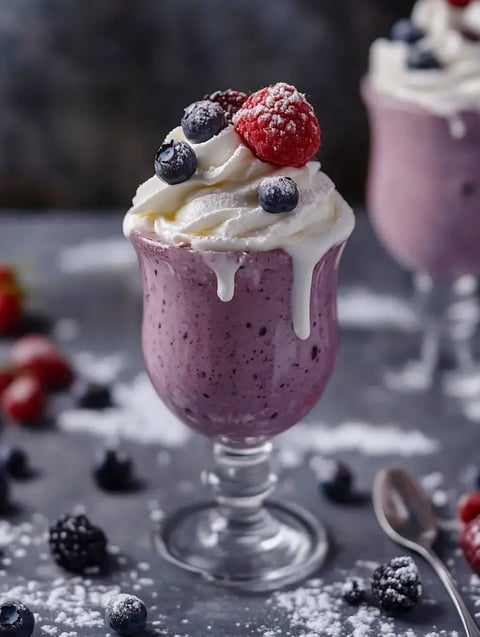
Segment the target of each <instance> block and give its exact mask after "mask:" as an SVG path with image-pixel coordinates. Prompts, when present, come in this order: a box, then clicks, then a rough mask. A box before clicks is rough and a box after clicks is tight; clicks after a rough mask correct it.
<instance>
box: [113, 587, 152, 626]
mask: <svg viewBox="0 0 480 637" xmlns="http://www.w3.org/2000/svg"><path fill="white" fill-rule="evenodd" d="M105 622H106V624H107V626H109V627H110V628H111V629H112V630H114V631H115V632H116V633H118V634H119V635H127V636H128V635H136V634H138V633H140V632H141V631H143V630H144V628H145V626H146V624H147V608H146V606H145V604H144V602H143V601H142V600H141V599H139V598H138V597H136V596H135V595H125V594H124V593H121V594H120V595H115V597H112V599H111V600H110V601H109V602H108V604H107V608H106V609H105Z"/></svg>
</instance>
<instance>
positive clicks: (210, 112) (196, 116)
mask: <svg viewBox="0 0 480 637" xmlns="http://www.w3.org/2000/svg"><path fill="white" fill-rule="evenodd" d="M226 125H227V118H226V116H225V111H224V110H223V108H222V107H221V106H220V104H217V103H216V102H210V101H209V100H203V101H201V102H194V103H193V104H190V106H187V108H186V109H185V114H184V116H183V118H182V129H183V132H184V133H185V137H186V138H187V139H188V140H189V141H191V142H194V143H195V144H199V143H201V142H206V141H207V140H208V139H211V138H212V137H214V136H215V135H218V133H219V132H220V131H221V130H223V129H224V128H225V127H226Z"/></svg>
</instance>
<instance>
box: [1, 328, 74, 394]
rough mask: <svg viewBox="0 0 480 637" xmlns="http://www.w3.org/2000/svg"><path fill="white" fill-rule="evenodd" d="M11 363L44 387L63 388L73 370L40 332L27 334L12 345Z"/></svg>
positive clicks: (71, 377) (69, 381)
mask: <svg viewBox="0 0 480 637" xmlns="http://www.w3.org/2000/svg"><path fill="white" fill-rule="evenodd" d="M11 359H12V363H13V365H14V366H15V368H16V369H18V370H19V371H20V372H21V373H23V374H28V375H30V376H33V377H34V378H36V379H37V380H38V381H39V382H40V383H41V384H42V385H43V386H44V387H46V388H54V389H63V388H65V387H68V386H69V385H70V384H71V382H72V380H73V372H72V369H71V367H70V365H69V364H68V362H67V361H66V360H65V358H64V357H63V356H62V354H61V353H60V352H59V351H58V349H57V348H56V346H55V345H54V344H53V343H52V342H51V341H50V340H49V339H48V338H46V337H45V336H42V335H41V334H28V335H27V336H24V337H22V338H21V339H19V340H18V341H17V342H16V343H15V344H14V345H13V347H12V352H11Z"/></svg>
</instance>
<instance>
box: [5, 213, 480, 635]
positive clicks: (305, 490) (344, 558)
mask: <svg viewBox="0 0 480 637" xmlns="http://www.w3.org/2000/svg"><path fill="white" fill-rule="evenodd" d="M15 217H16V215H15V214H10V215H5V216H3V217H0V229H1V232H0V257H1V260H8V259H13V260H15V261H17V262H18V263H19V264H20V266H21V268H22V270H23V272H24V275H25V278H26V279H27V281H28V282H29V283H30V284H31V287H32V298H31V301H32V304H33V305H34V306H36V307H38V308H39V309H42V308H43V309H44V310H46V311H48V313H49V315H50V316H52V317H53V318H61V317H65V316H67V317H74V318H75V319H76V320H77V321H79V324H80V326H81V332H80V336H79V339H78V340H77V341H73V342H72V343H71V344H70V345H68V347H67V349H70V351H71V352H75V351H78V350H89V351H96V352H98V353H101V352H105V353H108V352H112V351H122V352H126V353H127V354H128V356H129V367H128V370H127V375H132V374H134V373H135V372H136V371H138V370H140V369H141V366H142V363H141V358H140V350H139V325H140V298H139V295H138V290H137V291H135V290H136V289H137V288H136V287H135V285H133V286H132V281H131V280H130V279H128V278H127V277H126V276H125V275H123V274H121V273H119V272H116V273H112V272H110V273H108V272H102V271H99V272H94V273H84V274H78V275H76V276H69V277H66V276H65V275H64V274H62V273H61V272H60V271H59V269H58V266H57V261H58V260H57V257H58V250H59V248H60V247H64V246H66V245H74V244H77V243H79V242H81V241H83V240H85V239H95V240H98V239H101V238H102V237H103V238H105V237H111V236H114V235H118V233H119V227H120V221H121V213H118V214H117V215H114V216H106V215H105V214H104V213H101V212H99V213H97V214H95V215H93V216H90V217H85V216H84V217H78V216H76V217H72V218H71V219H68V218H65V217H63V216H61V215H57V216H52V215H49V216H45V217H44V218H29V217H25V216H22V219H21V220H18V219H16V218H15ZM134 278H135V275H134ZM367 283H368V286H370V287H372V288H373V289H376V290H378V291H383V292H385V291H387V292H391V293H395V294H398V295H399V296H401V297H402V296H403V297H405V296H406V295H407V294H408V285H407V284H408V278H407V277H406V275H405V274H403V273H401V272H400V271H399V270H398V268H397V267H396V266H395V265H394V264H393V263H392V262H391V261H389V260H388V258H387V257H386V256H385V254H384V253H383V252H382V251H381V249H380V248H379V247H378V245H377V244H376V242H375V241H374V239H373V238H372V236H371V232H370V230H369V228H368V226H367V224H366V223H364V222H363V220H362V223H360V224H359V226H358V228H357V231H356V233H355V235H354V238H353V239H352V241H351V243H350V245H349V248H348V250H347V251H346V252H345V256H344V261H343V263H342V268H341V285H342V287H344V286H346V285H348V286H350V285H354V284H362V285H364V284H367ZM414 342H415V336H414V335H412V334H411V335H409V334H407V333H394V332H390V331H385V330H378V329H377V330H372V331H363V330H362V331H354V330H346V329H345V330H343V333H342V346H341V350H340V354H339V358H338V364H337V368H336V372H335V375H334V377H333V379H332V381H331V384H330V386H329V388H328V390H327V392H326V394H325V396H324V398H323V399H322V400H321V401H320V403H319V405H318V406H317V407H316V408H315V410H314V412H313V413H312V414H311V415H309V416H308V417H307V418H306V421H305V422H306V423H307V424H310V425H311V426H312V431H313V427H314V423H315V422H316V421H318V419H319V418H321V419H322V420H323V421H326V422H327V423H329V424H331V425H332V426H334V425H335V423H338V422H341V421H344V420H345V419H352V420H361V421H365V422H369V423H372V424H373V425H378V426H379V427H381V426H382V425H384V424H385V423H389V422H396V423H400V424H401V425H402V427H404V429H405V431H406V432H407V431H409V430H416V429H421V430H423V431H424V432H425V433H426V434H427V435H429V436H430V437H432V438H433V439H436V440H439V441H440V442H441V449H440V451H439V452H438V453H435V454H433V455H427V456H412V457H407V458H398V457H395V456H383V457H373V456H368V455H362V454H360V453H355V452H347V453H344V454H342V458H343V459H345V460H346V461H348V462H350V463H351V465H352V467H353V468H354V470H355V471H356V473H357V476H358V483H359V487H360V488H361V489H363V490H368V489H369V487H370V485H371V481H372V478H373V476H374V474H375V472H376V470H377V469H379V468H380V467H381V466H384V465H386V464H391V463H392V462H401V463H402V464H405V465H406V466H407V467H409V468H410V469H411V470H412V471H413V472H414V473H415V474H416V475H417V476H424V475H426V474H430V473H431V472H436V471H441V473H442V474H443V475H444V476H445V488H446V489H450V488H451V489H452V490H453V491H454V492H462V491H463V490H465V481H464V470H465V467H466V466H467V464H469V463H475V462H476V461H478V450H477V449H478V446H477V441H478V434H477V431H478V430H477V428H476V426H475V425H473V424H469V423H467V422H466V421H465V420H464V419H463V418H462V416H461V415H460V412H459V409H458V405H455V404H453V403H451V402H449V401H448V400H447V399H445V398H443V397H442V396H441V395H440V393H439V392H438V390H437V389H434V390H433V391H432V393H430V394H426V395H419V396H415V395H412V396H408V397H405V396H403V395H397V394H393V393H391V392H389V391H387V390H386V389H383V388H382V387H381V372H382V368H383V366H384V364H385V362H386V361H387V360H393V359H395V358H396V357H400V356H402V355H404V353H405V351H406V350H407V349H408V348H409V347H413V346H414ZM4 437H5V438H7V439H9V440H15V441H20V442H21V443H22V444H24V445H25V447H27V448H28V449H29V450H30V453H31V454H32V457H33V459H34V463H35V465H36V466H38V467H39V468H40V469H41V470H42V473H41V475H40V477H39V478H38V479H37V480H35V481H33V482H31V483H25V484H21V485H16V486H15V491H14V494H15V500H16V501H17V503H18V505H19V512H18V514H17V516H16V517H14V518H12V519H11V522H14V523H17V522H19V521H21V520H23V519H27V520H28V519H30V518H31V515H32V513H33V512H35V511H42V512H43V513H45V514H46V515H47V516H48V517H50V518H52V517H55V516H56V515H58V514H59V513H61V512H63V511H64V510H66V509H70V508H71V507H72V506H73V505H74V504H76V503H83V504H85V505H86V506H87V508H88V512H89V514H90V515H91V517H92V518H93V519H95V521H97V522H98V523H99V524H101V525H102V526H103V527H104V528H105V530H106V532H107V534H108V535H109V537H110V539H111V541H112V542H113V543H115V544H116V545H118V546H119V547H120V548H121V550H122V552H124V553H125V554H126V556H127V558H128V563H129V564H130V565H134V564H136V563H137V562H140V561H146V562H151V563H152V570H151V571H150V573H149V577H152V578H154V579H155V586H154V587H153V588H147V589H145V590H143V591H142V592H141V596H142V597H143V598H144V599H145V601H146V602H147V603H148V604H151V603H153V599H152V592H153V591H155V593H156V595H157V596H158V597H157V598H156V600H155V603H156V604H157V605H158V614H164V615H166V616H167V618H166V620H164V625H165V627H166V634H167V635H169V636H170V635H172V636H173V635H177V634H178V635H181V636H182V637H183V636H186V635H189V637H200V636H203V635H206V634H208V635H211V636H212V637H224V636H225V635H228V636H229V637H246V636H247V635H257V636H258V635H260V636H262V637H263V635H265V634H268V630H277V629H278V631H279V632H277V633H275V635H281V636H288V635H292V636H301V635H306V631H305V630H304V629H302V628H301V626H300V627H294V626H293V627H292V621H291V617H289V614H288V613H285V612H284V611H282V610H279V609H277V608H276V605H275V603H272V602H271V600H270V601H269V603H268V604H265V598H264V597H261V596H257V597H246V596H242V597H239V596H237V595H234V594H231V593H227V592H224V591H222V590H219V589H216V588H212V587H210V586H209V585H207V584H205V583H203V582H202V581H200V580H197V579H193V578H190V577H189V576H187V575H184V574H182V573H180V572H178V571H176V570H175V569H174V568H173V567H170V566H168V565H166V564H164V563H162V562H160V561H159V560H157V559H156V558H155V556H154V555H153V554H152V551H151V549H150V543H149V533H150V528H151V525H150V521H149V519H148V501H149V500H151V499H155V500H157V501H158V502H159V506H160V507H161V508H162V509H164V510H171V509H174V508H177V507H178V506H179V504H180V503H181V502H185V501H191V500H192V499H195V498H199V497H201V496H202V490H201V487H200V486H199V483H198V474H199V471H200V469H201V467H203V466H204V465H205V463H206V462H207V461H208V444H207V442H206V441H203V440H201V439H200V438H197V437H192V438H190V440H189V442H188V443H187V444H186V445H185V446H184V447H182V448H181V449H179V450H177V451H171V452H169V453H171V455H172V458H171V459H172V462H171V464H170V465H169V466H168V467H165V466H163V467H162V466H159V465H158V463H157V460H156V459H157V455H158V451H159V449H158V447H157V446H156V445H150V446H148V447H145V446H141V445H137V444H128V447H129V449H130V450H131V452H132V454H133V455H134V457H135V458H136V460H137V462H138V466H139V471H140V473H141V474H142V476H143V477H145V479H146V481H147V488H146V490H145V491H143V492H141V493H139V494H131V495H127V496H123V497H120V496H116V497H114V496H107V495H105V494H101V493H99V492H98V491H97V490H96V488H95V487H94V485H93V484H92V482H91V480H90V476H89V467H90V465H91V458H92V454H93V452H94V450H95V448H96V447H97V446H98V445H99V441H100V439H99V438H93V437H89V436H86V435H73V434H71V435H66V434H61V433H59V432H57V431H55V430H49V431H45V432H37V433H33V432H29V431H24V430H21V429H17V428H11V429H8V430H7V431H6V432H5V434H4ZM281 478H282V481H281V487H280V490H279V491H280V495H281V494H285V493H288V497H293V499H294V500H296V501H297V502H299V503H301V504H303V505H305V506H306V507H308V508H309V509H310V510H311V511H313V512H314V513H315V514H317V515H318V516H320V517H321V518H322V520H323V521H324V522H325V523H326V525H327V526H328V529H329V532H330V536H331V539H332V549H331V552H330V556H329V559H328V562H327V564H326V567H325V568H324V570H323V572H322V573H321V577H322V578H324V580H325V581H326V582H332V581H340V580H341V579H342V577H343V576H342V571H343V570H344V569H345V570H346V571H347V572H358V565H356V562H357V561H358V560H372V561H382V560H386V559H389V558H390V557H393V556H394V555H397V554H399V552H400V551H401V550H400V549H397V548H396V547H394V546H393V545H392V543H391V542H390V541H389V540H388V539H387V538H386V537H385V536H384V535H383V534H382V532H381V531H380V529H379V528H378V526H377V523H376V521H375V519H374V517H373V512H372V510H371V507H370V506H369V505H368V504H367V505H365V506H361V507H354V508H349V507H337V506H333V505H331V504H329V503H327V502H325V501H324V500H323V499H322V497H321V496H320V495H319V494H318V491H317V488H316V485H315V481H314V477H313V475H312V473H311V472H310V470H309V469H308V467H307V466H306V463H304V465H303V466H301V467H298V468H294V469H292V470H288V469H283V470H282V475H281ZM182 485H183V486H182ZM185 485H190V487H189V488H187V489H185V488H184V487H185ZM186 491H188V493H187V492H186ZM450 504H454V499H451V501H450ZM449 513H450V512H449V510H448V506H447V508H446V509H444V510H442V511H441V514H442V516H443V517H448V515H449ZM440 548H441V550H442V552H443V553H444V555H445V556H446V557H450V558H452V559H454V561H455V569H456V570H455V575H456V576H457V578H458V580H459V583H460V584H461V585H463V586H465V585H467V584H468V581H469V577H470V572H469V570H468V569H467V568H466V567H465V566H464V565H463V561H462V559H461V557H458V556H455V548H456V546H455V543H454V536H452V535H451V534H448V536H445V537H444V538H443V540H442V542H441V543H440ZM37 551H38V549H29V558H28V559H26V560H25V559H24V560H15V559H14V560H13V563H12V565H11V566H10V567H8V568H6V573H5V574H3V575H2V576H1V577H0V593H5V592H6V591H7V590H8V589H9V587H10V586H12V585H13V584H14V583H16V582H17V581H19V580H22V581H23V578H26V579H35V580H37V581H39V582H40V583H41V584H40V585H41V586H43V587H44V588H45V589H46V590H48V588H49V586H50V582H51V581H52V580H53V578H55V577H57V576H58V574H59V572H58V571H57V569H56V568H55V567H53V566H52V565H50V564H49V562H47V563H46V565H44V566H43V570H38V569H37V562H38V559H37V557H38V556H37V555H36V552H37ZM421 567H422V573H423V576H424V582H425V591H426V596H427V597H428V598H431V599H432V598H433V599H434V600H435V601H436V604H435V605H434V606H431V605H428V604H425V605H422V606H421V607H420V608H419V609H417V611H415V612H414V613H413V614H412V615H411V616H409V617H408V618H405V619H404V620H399V621H397V622H396V627H397V629H396V630H397V634H398V635H404V633H405V631H406V630H407V629H408V628H411V629H413V630H414V634H415V635H417V636H424V635H427V634H428V633H429V632H430V631H431V630H432V628H433V626H436V627H438V628H442V629H447V630H453V629H457V630H460V625H459V622H458V620H457V618H456V616H455V614H454V612H453V610H452V608H451V605H450V603H449V601H448V600H447V598H446V595H445V594H444V593H443V592H442V590H441V588H440V586H439V585H438V583H437V582H436V580H435V578H434V577H433V575H432V574H431V573H430V571H429V569H428V567H424V566H423V564H422V565H421ZM123 568H124V569H127V570H128V569H129V568H130V566H125V567H123ZM117 577H120V578H121V573H120V575H119V576H117ZM107 582H108V579H107ZM470 601H471V600H470ZM350 612H351V611H350V609H349V608H348V607H345V617H347V616H348V614H349V613H350ZM153 615H155V613H153ZM153 618H154V617H152V619H153ZM185 620H187V622H188V623H185ZM50 623H53V622H50ZM208 626H210V628H207V627H208ZM60 629H62V627H61V626H60ZM63 629H64V630H70V629H69V628H68V626H67V625H65V626H64V627H63ZM36 634H38V635H40V634H41V632H40V631H38V633H36ZM80 634H81V635H82V637H93V636H94V635H99V634H103V632H102V631H101V630H100V631H98V630H89V629H85V630H84V631H82V632H81V633H80ZM352 634H353V628H352V626H351V624H350V623H345V624H344V626H343V633H342V635H345V636H349V635H352ZM369 634H371V635H377V634H380V628H379V626H378V624H375V627H374V628H373V629H372V632H371V633H369ZM460 634H462V633H461V632H460ZM322 637H323V635H322Z"/></svg>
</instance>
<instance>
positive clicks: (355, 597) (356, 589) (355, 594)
mask: <svg viewBox="0 0 480 637" xmlns="http://www.w3.org/2000/svg"><path fill="white" fill-rule="evenodd" d="M342 597H343V599H344V600H345V601H346V602H347V604H350V605H351V606H358V605H359V604H361V603H362V602H363V601H365V589H364V588H363V586H362V585H361V583H360V582H359V580H357V579H350V580H348V581H347V582H345V584H344V585H343V588H342Z"/></svg>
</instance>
